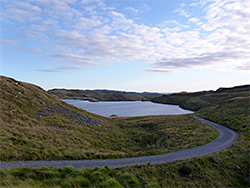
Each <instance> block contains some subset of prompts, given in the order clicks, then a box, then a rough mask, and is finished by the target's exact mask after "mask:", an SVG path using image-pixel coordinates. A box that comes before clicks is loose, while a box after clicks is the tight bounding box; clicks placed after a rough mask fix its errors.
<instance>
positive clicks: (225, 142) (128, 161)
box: [0, 116, 238, 169]
mask: <svg viewBox="0 0 250 188" xmlns="http://www.w3.org/2000/svg"><path fill="white" fill-rule="evenodd" d="M193 117H194V118H196V119H198V120H200V121H202V122H205V123H208V124H210V125H212V126H214V127H215V128H216V129H218V130H219V131H220V136H219V137H217V138H216V139H215V140H213V141H212V142H211V143H209V144H206V145H203V146H199V147H196V148H192V149H186V150H181V151H177V152H171V153H165V154H161V155H153V156H144V157H133V158H123V159H104V160H102V159H93V160H73V161H70V160H64V161H13V162H3V161H1V163H0V167H1V168H3V169H11V168H19V167H33V168H40V167H42V166H54V167H58V168H62V167H64V166H72V167H75V168H77V169H82V168H90V169H93V168H95V167H104V166H105V165H107V166H109V167H110V168H117V167H124V166H132V165H136V164H138V165H140V164H148V163H150V164H160V163H167V162H172V161H176V160H184V159H189V158H193V157H199V156H204V155H207V154H211V153H214V152H217V151H220V150H223V149H225V148H227V147H229V146H231V145H232V144H233V143H234V142H235V141H236V140H237V138H238V134H237V133H236V132H234V131H233V130H231V129H228V128H227V127H224V126H222V125H219V124H217V123H213V122H211V121H208V120H205V119H203V118H201V117H198V116H193Z"/></svg>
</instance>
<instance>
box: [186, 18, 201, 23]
mask: <svg viewBox="0 0 250 188" xmlns="http://www.w3.org/2000/svg"><path fill="white" fill-rule="evenodd" d="M188 21H189V22H191V23H195V22H198V21H199V19H198V18H190V19H189V20H188Z"/></svg>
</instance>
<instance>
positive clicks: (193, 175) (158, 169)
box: [0, 133, 250, 188]
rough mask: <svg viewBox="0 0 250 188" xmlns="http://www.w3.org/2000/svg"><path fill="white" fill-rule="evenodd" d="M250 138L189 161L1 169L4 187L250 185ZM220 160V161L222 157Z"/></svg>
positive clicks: (242, 135) (243, 186) (241, 139)
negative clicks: (117, 165)
mask: <svg viewBox="0 0 250 188" xmlns="http://www.w3.org/2000/svg"><path fill="white" fill-rule="evenodd" d="M248 151H249V137H248V139H247V133H243V134H240V138H239V140H238V141H237V142H236V144H234V145H233V146H232V147H230V148H227V149H225V150H223V151H220V152H217V153H214V154H211V155H208V156H204V157H199V158H194V159H189V160H184V161H176V162H171V163H166V164H159V165H149V164H148V165H135V166H131V167H122V168H117V169H110V168H109V167H105V168H95V169H93V170H89V169H82V170H78V169H74V168H72V167H64V168H62V169H60V168H54V167H46V168H45V167H44V168H40V169H36V168H27V167H26V168H19V169H12V170H0V186H1V187H242V188H245V187H249V185H250V184H249V183H250V182H249V178H248V177H249V167H250V163H249V152H248ZM218 159H220V160H218Z"/></svg>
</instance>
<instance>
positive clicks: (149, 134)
mask: <svg viewBox="0 0 250 188" xmlns="http://www.w3.org/2000/svg"><path fill="white" fill-rule="evenodd" d="M0 78H1V79H0V86H1V97H0V102H1V113H0V123H1V131H0V132H1V133H0V136H1V146H0V153H1V160H4V161H13V160H58V159H93V158H121V157H131V156H142V155H150V154H159V153H164V152H170V151H176V150H181V149H185V148H191V147H194V146H197V145H203V144H205V143H207V142H210V141H211V140H213V139H214V138H215V137H216V136H217V131H216V130H214V128H212V127H210V126H209V125H206V124H205V125H204V123H201V122H200V121H198V120H196V119H194V118H192V117H190V116H188V115H186V116H185V115H183V116H159V117H158V116H148V117H137V118H125V119H124V118H121V119H120V118H118V119H111V118H105V117H102V116H99V115H95V114H92V113H89V112H87V111H84V110H82V109H79V108H76V107H74V106H72V105H69V104H67V103H65V102H63V101H61V100H60V99H58V98H57V97H56V96H54V95H52V94H50V93H48V92H46V91H44V90H43V89H42V88H40V87H38V86H35V85H33V84H29V83H24V82H19V81H16V80H14V79H11V78H7V77H0ZM166 122H168V123H166ZM194 125H195V129H194V130H193V134H191V135H190V134H188V132H189V128H188V127H189V126H190V127H193V126H194ZM165 130H168V131H167V132H166V131H165ZM207 131H209V134H205V132H207ZM176 132H180V133H179V134H178V135H176V136H170V135H175V134H176ZM196 132H197V134H198V133H199V132H202V135H203V137H200V136H197V135H196V134H195V133H196ZM199 135H200V134H199ZM156 138H158V139H156Z"/></svg>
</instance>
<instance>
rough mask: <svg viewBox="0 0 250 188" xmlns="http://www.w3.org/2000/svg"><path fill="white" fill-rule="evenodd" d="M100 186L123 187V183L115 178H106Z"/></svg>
mask: <svg viewBox="0 0 250 188" xmlns="http://www.w3.org/2000/svg"><path fill="white" fill-rule="evenodd" d="M98 187H100V188H110V187H112V188H120V187H122V185H121V184H120V183H119V182H118V181H116V180H115V179H114V178H110V179H108V180H106V181H105V182H103V183H101V184H99V185H98Z"/></svg>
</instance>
